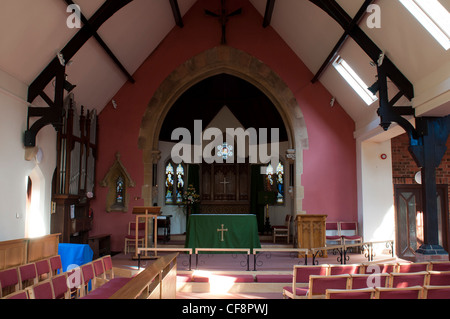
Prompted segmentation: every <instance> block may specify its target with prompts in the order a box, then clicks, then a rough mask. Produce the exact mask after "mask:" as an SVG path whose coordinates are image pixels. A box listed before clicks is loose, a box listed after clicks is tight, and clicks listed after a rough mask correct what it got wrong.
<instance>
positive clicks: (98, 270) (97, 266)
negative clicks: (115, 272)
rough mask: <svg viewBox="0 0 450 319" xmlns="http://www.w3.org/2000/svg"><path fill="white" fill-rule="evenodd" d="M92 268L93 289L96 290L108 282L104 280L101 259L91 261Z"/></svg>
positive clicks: (103, 267) (104, 272) (104, 273)
mask: <svg viewBox="0 0 450 319" xmlns="http://www.w3.org/2000/svg"><path fill="white" fill-rule="evenodd" d="M92 266H93V267H94V277H95V280H94V284H95V288H98V287H100V286H101V285H103V284H105V283H106V282H107V281H108V280H107V279H106V271H105V266H104V265H103V261H102V259H101V258H98V259H96V260H94V261H92Z"/></svg>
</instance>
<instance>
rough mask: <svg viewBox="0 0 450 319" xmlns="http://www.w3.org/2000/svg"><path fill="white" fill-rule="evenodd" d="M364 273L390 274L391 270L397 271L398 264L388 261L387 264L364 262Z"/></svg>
mask: <svg viewBox="0 0 450 319" xmlns="http://www.w3.org/2000/svg"><path fill="white" fill-rule="evenodd" d="M363 267H364V268H363V270H362V273H364V274H373V273H380V274H384V273H387V274H390V273H391V272H395V270H396V267H397V264H394V263H386V264H364V265H363Z"/></svg>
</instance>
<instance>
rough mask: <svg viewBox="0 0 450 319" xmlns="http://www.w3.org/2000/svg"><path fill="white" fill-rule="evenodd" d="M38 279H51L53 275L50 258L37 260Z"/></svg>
mask: <svg viewBox="0 0 450 319" xmlns="http://www.w3.org/2000/svg"><path fill="white" fill-rule="evenodd" d="M35 265H36V272H37V276H38V281H43V280H46V279H49V278H50V277H51V276H52V271H51V269H50V263H49V260H48V259H42V260H38V261H36V262H35Z"/></svg>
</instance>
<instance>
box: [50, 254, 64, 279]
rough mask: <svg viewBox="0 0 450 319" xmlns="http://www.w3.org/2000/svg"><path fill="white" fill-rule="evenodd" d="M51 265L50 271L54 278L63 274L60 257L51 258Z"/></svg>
mask: <svg viewBox="0 0 450 319" xmlns="http://www.w3.org/2000/svg"><path fill="white" fill-rule="evenodd" d="M49 263H50V270H51V271H52V276H54V275H57V274H62V273H63V268H62V262H61V256H60V255H56V256H52V257H50V258H49Z"/></svg>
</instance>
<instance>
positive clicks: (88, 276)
mask: <svg viewBox="0 0 450 319" xmlns="http://www.w3.org/2000/svg"><path fill="white" fill-rule="evenodd" d="M80 268H81V278H82V279H81V291H80V296H81V297H83V296H85V295H87V294H88V293H89V292H90V291H91V290H93V289H94V288H95V287H94V285H93V281H94V278H95V275H94V266H92V263H87V264H84V265H83V266H81V267H80ZM89 283H91V288H89Z"/></svg>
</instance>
